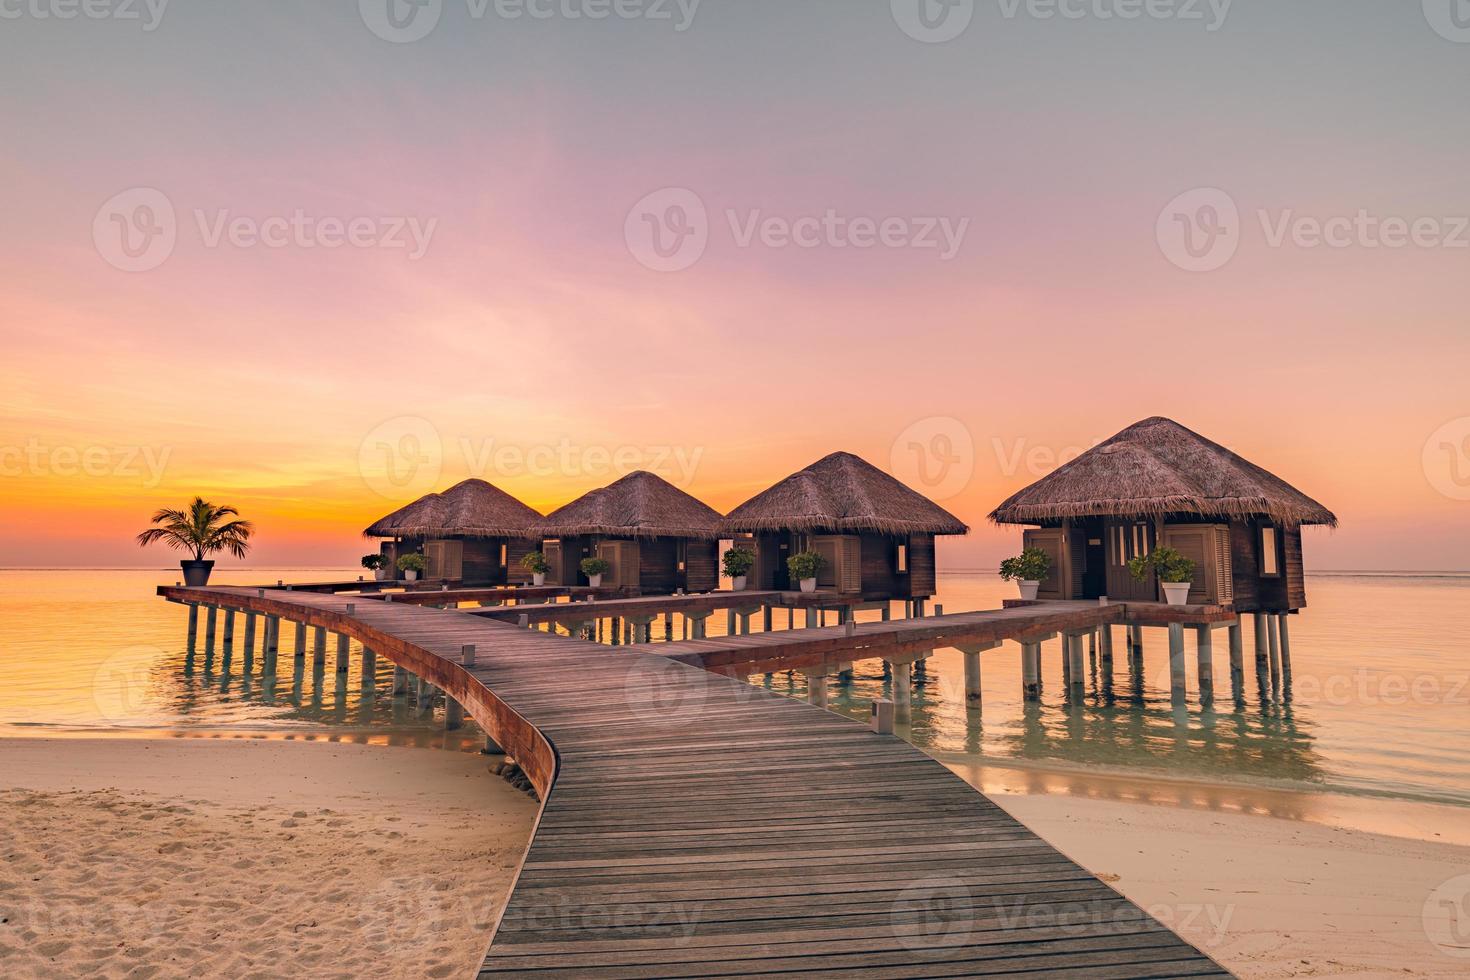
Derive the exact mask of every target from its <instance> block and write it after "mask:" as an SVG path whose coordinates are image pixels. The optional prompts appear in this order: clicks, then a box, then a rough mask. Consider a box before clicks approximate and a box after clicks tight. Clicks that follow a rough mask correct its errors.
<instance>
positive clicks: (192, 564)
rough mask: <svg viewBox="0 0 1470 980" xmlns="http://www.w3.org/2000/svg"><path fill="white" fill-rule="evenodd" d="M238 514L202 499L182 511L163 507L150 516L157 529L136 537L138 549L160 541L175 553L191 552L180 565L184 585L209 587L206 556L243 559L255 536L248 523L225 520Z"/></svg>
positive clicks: (211, 564) (209, 563)
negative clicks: (227, 555)
mask: <svg viewBox="0 0 1470 980" xmlns="http://www.w3.org/2000/svg"><path fill="white" fill-rule="evenodd" d="M239 514H240V512H239V511H237V510H236V509H235V508H233V507H229V506H223V507H216V506H215V505H214V504H212V503H210V502H209V501H207V500H205V499H204V498H203V497H195V498H194V500H193V502H192V503H190V504H189V506H187V507H185V508H184V509H183V510H173V509H170V508H168V507H164V508H161V509H160V510H159V511H158V512H157V513H156V514H154V515H153V523H154V524H156V525H158V526H157V527H150V528H149V529H148V530H146V531H144V532H142V533H141V534H139V535H138V547H140V548H146V547H148V545H150V544H153V543H155V542H160V541H161V542H162V543H164V544H166V545H168V546H169V547H170V548H173V549H175V550H177V551H192V552H193V553H194V557H193V558H192V559H191V558H186V559H183V560H181V561H180V562H179V567H180V568H182V569H183V571H184V584H185V585H189V586H194V587H198V586H203V585H208V584H209V573H210V572H211V571H213V570H214V562H213V561H212V560H209V559H206V558H205V557H204V556H205V555H212V554H214V553H215V552H217V551H228V552H229V553H230V554H232V555H234V556H235V557H236V558H244V557H245V552H246V551H248V550H250V535H252V534H254V533H255V527H254V526H253V525H252V524H251V523H250V522H249V521H239V520H235V521H231V520H226V518H229V517H238V516H239Z"/></svg>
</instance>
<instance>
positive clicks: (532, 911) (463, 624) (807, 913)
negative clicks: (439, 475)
mask: <svg viewBox="0 0 1470 980" xmlns="http://www.w3.org/2000/svg"><path fill="white" fill-rule="evenodd" d="M159 594H160V595H162V596H164V597H165V598H168V599H171V600H174V601H179V602H187V603H197V604H203V605H211V606H218V607H221V608H225V609H234V610H241V611H244V612H246V613H255V614H257V615H263V616H266V617H279V618H281V619H288V620H294V621H297V622H301V623H305V624H306V625H308V626H310V627H320V628H322V629H325V630H328V631H331V632H334V633H337V634H339V635H343V636H350V637H352V638H354V639H356V640H358V641H360V642H361V643H362V644H363V645H364V646H365V647H368V648H371V649H372V650H373V651H375V653H376V654H377V655H378V656H383V657H387V658H388V659H390V660H392V661H393V662H394V663H395V664H398V665H400V666H402V667H404V668H406V669H407V670H409V671H412V672H413V673H414V674H417V675H419V676H420V677H422V678H425V679H426V680H428V681H429V682H431V683H433V684H434V685H436V686H438V687H440V688H442V689H443V690H444V692H445V693H446V695H447V696H449V697H451V698H454V699H455V700H456V701H458V702H459V703H460V704H462V705H463V706H464V709H465V711H466V712H467V713H468V714H469V715H470V716H471V717H473V718H474V719H475V720H476V722H478V723H479V724H480V726H481V727H482V728H484V729H485V730H486V731H487V732H488V733H489V734H490V735H491V736H492V737H493V738H494V739H495V740H496V741H497V742H499V743H500V744H501V745H502V746H504V747H505V748H506V750H507V752H508V753H509V754H511V755H513V756H514V757H515V759H516V761H517V762H518V763H519V764H520V766H521V767H522V769H523V770H525V772H526V773H527V775H528V776H529V778H530V779H531V781H532V782H533V784H534V785H535V786H536V789H537V791H538V793H539V794H540V797H541V799H542V809H541V814H540V817H539V820H538V824H537V828H536V831H535V834H534V836H533V838H532V841H531V843H530V846H529V847H528V849H527V851H526V854H525V856H524V859H523V861H522V864H521V867H520V870H519V873H518V876H517V879H516V882H515V885H514V887H513V890H512V892H511V895H510V897H509V900H508V902H507V904H506V908H505V910H504V912H503V913H502V916H501V919H500V921H499V923H498V924H497V926H496V929H495V932H494V937H493V940H492V942H491V944H490V948H489V951H488V953H487V955H486V957H485V960H484V963H483V966H482V967H481V971H480V974H481V976H485V977H499V976H518V977H525V976H529V977H539V978H547V980H552V978H563V977H564V978H573V977H577V978H582V977H609V978H611V977H627V978H634V977H640V978H641V977H706V976H720V977H737V976H763V975H774V974H781V975H786V976H790V975H795V976H799V977H802V978H811V980H815V978H828V977H858V976H861V977H865V978H868V977H871V978H884V977H891V978H909V977H960V976H986V975H999V974H1036V973H1043V972H1044V973H1045V974H1046V975H1047V976H1056V977H1069V976H1071V977H1088V978H1094V977H1095V978H1106V977H1168V976H1225V975H1228V974H1226V973H1225V971H1223V970H1222V969H1221V968H1220V967H1219V966H1218V965H1217V964H1216V963H1214V962H1213V961H1212V960H1210V959H1209V958H1208V957H1206V956H1205V955H1203V954H1202V953H1200V952H1199V951H1198V950H1196V949H1195V948H1194V947H1192V946H1190V945H1189V944H1187V943H1185V942H1184V941H1183V940H1181V939H1180V938H1179V937H1178V936H1176V935H1175V934H1174V933H1172V932H1170V931H1169V930H1168V929H1166V928H1165V927H1164V926H1162V925H1161V924H1159V922H1157V921H1156V920H1155V919H1153V918H1152V917H1150V916H1148V915H1147V914H1145V913H1144V912H1143V911H1142V910H1140V909H1139V908H1138V907H1137V906H1135V905H1133V904H1132V903H1131V902H1129V901H1128V900H1127V899H1125V898H1123V897H1122V896H1121V895H1120V894H1118V893H1117V892H1116V891H1114V890H1113V889H1112V888H1110V887H1109V886H1108V885H1106V884H1105V883H1103V882H1101V881H1099V880H1098V879H1097V878H1096V877H1094V876H1093V875H1091V874H1089V873H1088V872H1087V871H1085V870H1083V869H1082V868H1081V867H1079V866H1078V865H1076V864H1075V863H1073V862H1072V861H1070V860H1069V859H1067V858H1066V857H1065V856H1063V855H1062V854H1061V853H1060V852H1058V851H1057V850H1055V849H1054V848H1052V847H1051V846H1050V845H1049V844H1047V843H1046V842H1045V841H1042V840H1041V839H1040V838H1038V837H1037V836H1036V835H1035V834H1033V833H1032V832H1031V831H1029V830H1027V829H1026V828H1025V827H1024V826H1022V825H1021V824H1020V823H1018V822H1017V821H1015V820H1014V819H1012V818H1011V817H1010V816H1008V815H1007V814H1006V813H1005V812H1004V811H1002V810H1001V809H1000V808H999V807H997V806H996V805H995V804H994V803H992V802H991V801H990V800H989V799H988V798H986V797H985V796H984V795H983V794H981V793H979V792H977V791H976V790H974V789H973V788H971V787H970V786H969V785H968V784H967V783H965V782H964V781H963V780H961V779H960V778H959V777H957V776H955V775H953V774H952V773H951V772H950V771H949V770H948V769H946V768H945V767H944V766H942V765H941V764H940V763H938V762H936V761H935V760H933V759H931V758H930V757H929V756H927V755H924V754H923V753H922V752H920V751H918V750H917V749H915V748H913V747H912V746H910V745H908V744H907V743H906V742H903V741H900V740H898V739H894V738H887V737H880V736H876V735H873V734H870V733H869V732H868V731H867V730H866V729H864V728H863V727H862V726H860V725H856V724H854V723H852V722H851V721H849V720H847V719H845V718H842V717H840V716H838V715H835V714H832V713H830V712H827V711H824V710H822V709H820V708H818V707H814V706H811V705H807V704H803V703H800V702H798V701H794V700H791V699H789V698H785V697H781V696H779V695H775V694H771V693H769V692H766V691H763V690H761V689H759V688H756V687H753V686H752V685H750V684H747V683H745V682H744V681H742V680H736V679H732V678H729V677H723V676H719V675H717V674H714V673H710V672H708V671H706V670H703V669H700V668H699V667H695V666H691V665H689V664H685V663H679V662H677V661H675V660H671V659H669V658H667V657H663V656H659V655H657V654H656V653H655V652H653V651H654V650H656V649H657V648H651V647H631V648H630V647H621V648H612V647H607V646H601V645H597V644H593V643H588V642H585V641H581V640H575V639H570V638H564V637H557V636H552V635H549V634H546V633H540V632H535V631H531V630H526V629H520V628H518V627H515V626H511V625H508V624H504V623H499V622H495V621H493V620H488V619H485V618H483V617H476V616H467V615H464V614H462V613H459V612H455V611H449V610H438V609H432V608H425V607H422V606H414V605H410V604H408V603H398V602H381V601H375V600H372V599H363V598H362V597H360V596H359V597H353V596H350V595H331V594H319V593H304V592H298V591H283V590H273V589H263V590H257V589H243V588H210V589H189V588H169V587H164V588H160V589H159ZM349 604H351V605H352V606H353V609H352V611H351V613H350V614H349V612H348V606H349ZM918 622H919V623H923V622H924V621H918ZM782 635H783V636H786V637H787V638H788V640H790V641H792V642H795V641H796V640H798V639H799V638H800V635H801V634H800V633H799V632H797V633H791V634H782ZM467 646H473V648H474V649H473V653H472V654H470V656H469V659H471V660H472V661H473V662H472V663H465V662H463V661H464V660H465V659H466V656H465V648H466V647H467ZM686 649H687V648H686ZM765 652H766V654H772V653H773V651H771V650H770V649H769V648H767V650H766V651H765Z"/></svg>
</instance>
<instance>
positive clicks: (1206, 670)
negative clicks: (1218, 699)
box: [1194, 626, 1215, 702]
mask: <svg viewBox="0 0 1470 980" xmlns="http://www.w3.org/2000/svg"><path fill="white" fill-rule="evenodd" d="M1211 633H1212V630H1211V629H1210V627H1209V626H1197V627H1195V634H1194V635H1195V655H1196V658H1197V660H1198V668H1199V697H1200V700H1201V701H1203V702H1208V701H1212V700H1214V698H1215V656H1214V655H1215V641H1214V637H1213V636H1212V635H1211Z"/></svg>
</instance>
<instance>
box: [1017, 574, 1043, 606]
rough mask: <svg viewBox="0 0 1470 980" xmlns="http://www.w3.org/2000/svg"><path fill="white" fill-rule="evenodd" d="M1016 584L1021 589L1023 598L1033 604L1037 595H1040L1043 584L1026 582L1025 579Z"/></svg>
mask: <svg viewBox="0 0 1470 980" xmlns="http://www.w3.org/2000/svg"><path fill="white" fill-rule="evenodd" d="M1016 584H1017V585H1018V586H1019V587H1020V589H1021V598H1022V599H1025V600H1026V601H1028V602H1031V601H1033V600H1035V599H1036V593H1038V592H1040V591H1041V583H1040V582H1031V581H1027V580H1024V579H1023V580H1022V581H1020V582H1018V583H1016Z"/></svg>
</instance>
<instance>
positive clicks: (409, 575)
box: [403, 568, 419, 582]
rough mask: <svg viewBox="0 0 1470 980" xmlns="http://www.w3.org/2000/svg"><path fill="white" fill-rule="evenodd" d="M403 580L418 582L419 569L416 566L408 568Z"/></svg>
mask: <svg viewBox="0 0 1470 980" xmlns="http://www.w3.org/2000/svg"><path fill="white" fill-rule="evenodd" d="M403 580H404V581H405V582H417V581H418V580H419V573H418V569H416V568H410V569H407V570H406V571H405V572H404V573H403Z"/></svg>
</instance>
